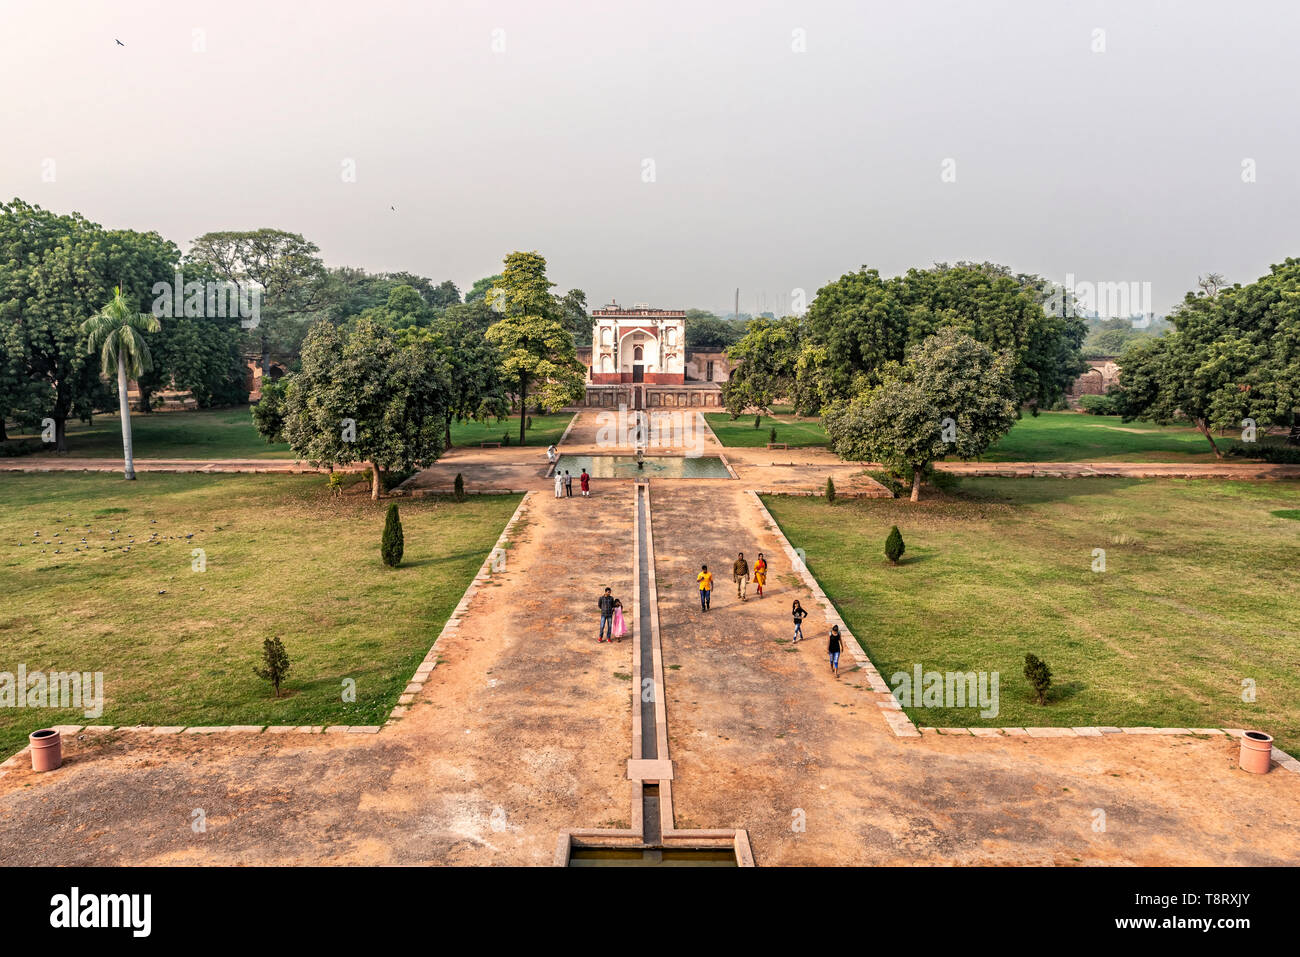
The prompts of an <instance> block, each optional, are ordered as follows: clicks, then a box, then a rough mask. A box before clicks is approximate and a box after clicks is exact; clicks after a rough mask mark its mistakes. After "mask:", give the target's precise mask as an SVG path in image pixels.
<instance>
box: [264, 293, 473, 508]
mask: <svg viewBox="0 0 1300 957" xmlns="http://www.w3.org/2000/svg"><path fill="white" fill-rule="evenodd" d="M285 379H286V380H287V382H286V385H285V387H284V400H283V407H284V411H283V426H282V428H281V432H282V434H283V436H284V438H285V440H286V441H288V443H289V446H290V447H291V448H292V449H293V451H294V453H295V454H296V455H298V456H300V457H302V458H304V459H307V460H308V461H310V462H311V463H312V464H314V465H325V466H334V465H347V464H349V463H352V462H366V463H368V464H369V465H370V469H371V489H370V494H371V498H372V499H375V500H378V498H379V495H380V491H381V488H382V478H383V473H384V471H385V470H394V471H402V472H409V471H413V470H415V469H419V468H425V467H427V466H428V465H430V464H432V463H433V462H434V461H436V460H437V458H438V456H439V455H440V454H441V453H442V450H443V430H444V428H445V426H446V421H447V415H448V412H447V410H448V407H449V397H450V392H451V384H450V371H449V369H448V367H447V363H446V362H445V360H444V359H443V358H442V356H441V354H440V353H439V351H438V349H437V348H436V347H435V346H434V344H433V343H432V342H430V341H428V340H427V339H424V338H417V339H415V340H413V341H411V342H409V343H407V344H406V345H404V346H399V344H398V342H397V339H396V336H395V334H394V333H393V332H392V330H390V329H386V328H385V327H383V326H381V325H379V324H377V323H375V322H373V321H371V320H369V319H361V320H358V321H357V323H356V325H355V327H354V328H353V329H351V330H347V331H345V330H340V329H337V328H335V327H333V326H331V325H329V324H328V323H323V322H322V323H317V324H316V325H315V326H313V327H312V328H311V331H310V332H309V333H308V335H307V339H306V341H305V342H304V343H303V349H302V369H301V371H299V372H296V373H292V374H290V375H288V376H286V377H285ZM276 418H277V416H276V415H274V414H271V413H268V415H267V417H266V419H265V428H266V431H264V432H263V434H264V435H267V436H268V438H271V437H273V436H274V433H273V432H271V431H270V430H271V429H272V428H273V427H274V423H275V421H276ZM258 424H259V428H262V427H263V422H261V421H259V422H258Z"/></svg>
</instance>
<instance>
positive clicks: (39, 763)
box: [27, 728, 63, 771]
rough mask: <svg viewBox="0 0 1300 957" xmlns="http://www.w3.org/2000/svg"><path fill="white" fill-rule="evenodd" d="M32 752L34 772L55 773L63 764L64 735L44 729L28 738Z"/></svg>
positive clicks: (34, 732) (50, 729)
mask: <svg viewBox="0 0 1300 957" xmlns="http://www.w3.org/2000/svg"><path fill="white" fill-rule="evenodd" d="M27 747H28V748H29V749H30V750H31V752H32V770H33V771H53V770H54V769H55V768H57V767H58V766H59V765H61V764H62V763H63V735H61V734H59V732H57V731H55V730H54V729H53V728H42V729H41V730H39V731H33V732H32V733H31V734H29V735H28V736H27Z"/></svg>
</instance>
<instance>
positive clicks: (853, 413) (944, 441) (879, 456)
mask: <svg viewBox="0 0 1300 957" xmlns="http://www.w3.org/2000/svg"><path fill="white" fill-rule="evenodd" d="M1013 367H1014V362H1013V360H1012V358H1011V357H1010V356H1009V355H1008V354H1007V353H997V354H995V353H994V352H993V350H992V349H990V348H989V347H988V346H986V345H984V344H983V343H980V342H977V341H975V340H974V339H973V338H971V337H970V336H968V335H966V334H965V333H962V332H957V331H956V330H954V329H945V330H942V331H941V332H940V333H938V334H936V335H934V336H931V337H930V338H928V339H926V340H925V341H924V342H922V343H921V344H920V345H919V346H918V347H917V348H916V349H914V350H913V351H912V353H911V354H910V356H909V357H908V360H907V362H906V363H905V364H903V365H898V364H894V365H891V366H889V367H886V368H885V369H884V370H883V371H882V381H881V383H880V384H879V385H877V386H875V387H874V388H871V389H868V390H866V391H865V392H863V393H861V394H859V395H857V396H855V397H854V398H853V399H852V400H850V401H848V402H838V403H835V404H834V405H832V406H831V407H830V408H829V409H828V410H827V411H826V414H825V425H826V433H827V435H828V436H829V437H830V440H831V447H832V449H833V450H834V451H835V452H836V453H837V454H838V455H839V456H840V457H841V458H846V459H851V460H855V461H876V462H882V463H884V464H886V465H889V466H890V467H892V468H894V469H895V470H898V471H901V472H904V473H906V472H907V471H910V472H911V478H912V496H911V500H912V501H913V502H917V501H920V498H921V479H922V476H923V474H924V472H925V470H926V469H927V468H928V467H929V466H930V464H931V463H932V462H934V461H935V460H936V459H942V458H945V457H946V456H949V455H954V456H957V457H959V458H963V459H969V458H973V457H975V456H977V455H980V454H982V453H983V452H984V451H985V450H986V449H987V448H988V447H989V446H990V445H992V444H993V443H994V442H996V441H997V440H998V439H999V438H1001V437H1002V436H1003V435H1005V434H1006V433H1007V431H1009V430H1010V428H1011V426H1012V425H1014V424H1015V420H1016V392H1015V387H1014V386H1013V385H1012V382H1011V375H1012V369H1013Z"/></svg>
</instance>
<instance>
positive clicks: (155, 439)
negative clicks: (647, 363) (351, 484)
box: [9, 405, 573, 459]
mask: <svg viewBox="0 0 1300 957" xmlns="http://www.w3.org/2000/svg"><path fill="white" fill-rule="evenodd" d="M572 418H573V415H572V413H569V412H562V413H559V414H556V415H535V416H533V427H532V428H531V429H529V430H528V444H529V445H532V446H540V447H542V448H545V447H546V446H548V445H550V444H551V443H553V442H558V441H560V436H561V435H563V434H564V430H565V428H566V427H567V426H568V424H569V420H570V419H572ZM503 432H509V433H510V441H511V442H512V443H514V442H517V441H518V439H519V418H518V416H515V417H514V418H510V419H502V420H499V421H497V420H492V421H489V422H486V423H483V422H455V423H453V424H452V427H451V441H452V444H453V445H478V444H479V443H480V442H481V441H483V440H484V439H488V440H491V441H500V440H501V434H502V433H503ZM9 436H10V438H11V439H14V440H24V439H38V438H39V437H40V433H39V432H33V433H26V432H22V431H20V430H15V429H11V430H10V432H9ZM131 440H132V444H133V446H134V449H135V456H136V458H140V459H291V458H293V457H294V456H293V452H291V451H290V450H289V446H287V445H283V444H275V445H268V444H267V442H266V440H265V439H263V438H262V436H260V435H259V434H258V432H257V429H255V428H254V427H253V417H252V414H251V413H250V412H249V407H248V406H246V405H245V406H238V407H236V408H231V409H200V410H197V411H175V412H149V413H139V412H136V413H132V415H131ZM68 456H69V457H72V458H114V459H120V458H121V457H122V426H121V422H120V420H119V419H118V418H117V416H115V415H98V416H96V417H95V421H94V423H93V424H91V425H86V424H85V423H83V422H77V421H71V422H69V423H68Z"/></svg>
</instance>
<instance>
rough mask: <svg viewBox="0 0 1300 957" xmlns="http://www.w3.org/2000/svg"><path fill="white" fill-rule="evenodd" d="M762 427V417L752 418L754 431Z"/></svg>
mask: <svg viewBox="0 0 1300 957" xmlns="http://www.w3.org/2000/svg"><path fill="white" fill-rule="evenodd" d="M762 425H763V417H762V416H761V415H756V416H754V428H756V429H757V428H761V427H762Z"/></svg>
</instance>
